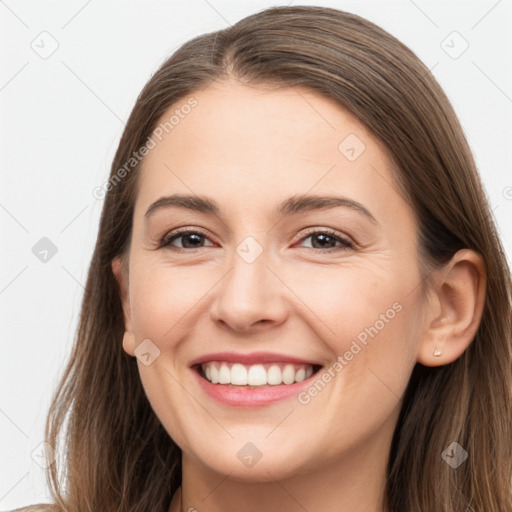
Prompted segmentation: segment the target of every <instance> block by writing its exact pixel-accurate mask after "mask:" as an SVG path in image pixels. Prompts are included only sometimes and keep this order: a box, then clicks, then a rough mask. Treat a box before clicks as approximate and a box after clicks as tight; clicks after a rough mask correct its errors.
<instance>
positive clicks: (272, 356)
mask: <svg viewBox="0 0 512 512" xmlns="http://www.w3.org/2000/svg"><path fill="white" fill-rule="evenodd" d="M208 361H229V362H233V363H242V364H263V363H272V362H283V363H295V364H308V365H311V366H315V365H317V366H321V364H320V363H319V362H317V361H309V360H307V359H301V358H299V357H292V356H288V355H286V354H278V353H276V352H251V353H250V354H240V353H236V352H215V353H212V354H205V355H202V356H200V357H197V358H196V359H194V360H192V361H191V362H190V366H194V365H198V364H202V363H206V362H208Z"/></svg>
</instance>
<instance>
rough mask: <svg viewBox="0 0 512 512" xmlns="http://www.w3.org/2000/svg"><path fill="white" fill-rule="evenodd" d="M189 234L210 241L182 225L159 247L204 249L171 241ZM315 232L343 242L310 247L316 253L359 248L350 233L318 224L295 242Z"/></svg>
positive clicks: (197, 230)
mask: <svg viewBox="0 0 512 512" xmlns="http://www.w3.org/2000/svg"><path fill="white" fill-rule="evenodd" d="M189 234H198V235H201V236H202V237H204V238H205V239H208V240H210V241H212V240H211V238H210V236H209V235H208V234H207V233H206V232H205V231H204V230H203V229H202V228H196V227H182V228H176V229H175V230H172V231H170V232H168V233H166V234H165V235H163V236H162V237H160V240H159V243H158V248H159V249H165V248H170V249H171V250H173V251H176V252H190V251H194V250H199V249H204V248H205V247H195V248H188V247H176V246H173V245H171V242H172V241H174V240H175V239H179V238H180V237H182V236H185V235H189ZM314 234H324V235H327V236H329V237H331V238H333V239H334V240H335V242H338V243H341V246H338V247H328V248H326V249H317V248H315V247H309V248H308V249H310V250H312V251H313V252H316V253H332V252H339V251H347V250H354V249H357V248H359V245H358V244H357V243H356V242H355V241H354V240H353V239H352V238H351V237H349V236H348V235H345V234H344V233H341V232H339V231H337V230H335V229H333V228H325V227H324V228H321V227H318V226H315V227H310V228H306V232H305V233H304V232H303V233H302V234H301V235H300V236H299V237H298V239H297V240H296V241H295V242H294V244H295V243H297V242H301V241H304V240H305V239H307V238H309V237H310V236H311V235H314Z"/></svg>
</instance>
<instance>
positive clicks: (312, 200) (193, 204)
mask: <svg viewBox="0 0 512 512" xmlns="http://www.w3.org/2000/svg"><path fill="white" fill-rule="evenodd" d="M170 206H177V207H180V208H186V209H189V210H193V211H196V212H200V213H208V214H211V215H216V216H220V208H219V206H218V204H217V203H216V202H215V201H213V200H212V199H209V198H207V197H201V196H191V195H181V194H173V195H171V196H164V197H161V198H159V199H157V200H156V201H155V202H154V203H152V204H151V205H150V206H149V208H148V209H147V211H146V214H145V217H146V218H148V217H150V216H151V215H152V214H153V213H154V212H156V211H157V210H160V209H162V208H168V207H170ZM340 206H342V207H347V208H352V209H353V210H356V211H357V212H359V213H362V214H363V215H365V216H366V217H368V218H369V219H370V220H371V221H372V222H374V223H375V224H378V222H377V220H376V219H375V217H374V216H373V215H372V214H371V213H370V212H369V211H368V209H367V208H365V207H364V206H363V205H362V204H361V203H358V202H357V201H354V200H353V199H349V198H347V197H338V196H314V195H302V196H296V195H295V196H292V197H290V198H288V199H286V200H285V201H283V202H282V203H281V204H279V205H278V206H277V208H275V209H274V214H275V215H276V216H279V217H281V216H285V215H293V214H298V213H302V212H304V211H311V210H327V209H329V208H337V207H340Z"/></svg>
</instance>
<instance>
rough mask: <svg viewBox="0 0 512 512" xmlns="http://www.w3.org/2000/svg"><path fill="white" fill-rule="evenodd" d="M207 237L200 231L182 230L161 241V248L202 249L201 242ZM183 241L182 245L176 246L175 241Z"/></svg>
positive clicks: (166, 236) (168, 235)
mask: <svg viewBox="0 0 512 512" xmlns="http://www.w3.org/2000/svg"><path fill="white" fill-rule="evenodd" d="M206 238H207V237H206V235H205V234H203V233H201V232H200V231H192V230H185V229H184V230H181V231H175V232H173V233H170V234H167V235H165V236H164V237H163V238H162V240H160V244H159V247H169V248H171V249H177V250H180V249H201V247H202V246H201V245H200V244H201V241H202V239H206ZM178 239H182V245H181V247H180V246H178V247H177V246H175V245H173V242H174V241H175V240H178Z"/></svg>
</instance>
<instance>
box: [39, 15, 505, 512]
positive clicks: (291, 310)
mask: <svg viewBox="0 0 512 512" xmlns="http://www.w3.org/2000/svg"><path fill="white" fill-rule="evenodd" d="M102 190H104V192H105V193H106V196H105V204H104V208H103V213H102V218H101V223H100V229H99V235H98V241H97V245H96V249H95V252H94V255H93V259H92V263H91V267H90V271H89V276H88V280H87V285H86V290H85V296H84V299H83V307H82V313H81V319H80V326H79V330H78V334H77V340H76V344H75V347H74V351H73V354H72V357H71V360H70V362H69V365H68V367H67V369H66V372H65V375H64V376H63V379H62V382H61V384H60V386H59V388H58V390H57V392H56V394H55V396H54V400H53V403H52V406H51V409H50V412H49V416H48V422H47V432H46V437H47V441H48V443H50V444H51V445H52V446H54V447H55V448H56V449H57V452H58V453H59V452H60V448H59V447H60V446H61V445H62V446H63V453H64V465H63V467H62V468H61V467H60V465H58V462H57V461H58V459H57V461H56V462H55V463H54V464H52V465H51V466H50V467H49V483H50V486H51V491H52V494H53V496H54V499H55V505H54V506H53V508H48V510H59V511H64V510H66V511H68V510H69V511H86V510H87V511H90V510H94V511H99V510H116V511H141V512H142V511H147V510H153V511H157V510H159V511H165V512H167V511H170V512H176V511H185V510H188V511H193V510H197V511H203V510H208V511H230V510H245V511H259V510H262V511H263V510H264V511H274V510H280V511H289V510H290V511H291V510H299V509H300V510H313V509H314V510H316V511H331V510H332V511H334V510H336V511H338V510H357V511H358V512H362V511H379V512H380V511H387V512H403V511H419V510H421V511H446V512H455V511H461V512H462V511H471V510H474V511H484V510H485V511H486V512H503V511H505V510H507V511H508V510H512V506H511V475H512V472H511V461H512V457H511V455H512V454H511V443H510V440H511V390H512V386H511V361H512V357H511V338H512V336H511V330H512V327H511V311H510V303H511V279H510V270H509V268H508V266H507V262H506V258H505V255H504V252H503V249H502V246H501V244H500V241H499V238H498V235H497V232H496V228H495V226H494V223H493V220H492V217H491V215H490V208H489V205H488V202H487V199H486V197H485V194H484V191H483V189H482V184H481V182H480V179H479V177H478V174H477V171H476V168H475V163H474V160H473V157H472V155H471V152H470V149H469V147H468V144H467V142H466V139H465V137H464V134H463V132H462V129H461V127H460V125H459V122H458V120H457V118H456V116H455V114H454V111H453V109H452V107H451V106H450V104H449V101H448V100H447V98H446V96H445V95H444V93H443V92H442V91H441V89H440V87H439V85H438V84H437V82H436V81H435V79H434V78H433V76H432V75H431V74H430V73H429V72H428V69H427V68H426V67H425V66H424V65H423V64H422V63H421V62H420V61H419V60H418V58H417V57H416V56H415V55H414V54H413V53H412V52H411V51H410V50H409V49H408V48H406V47H405V46H404V45H402V44H401V43H400V42H399V41H397V40H396V39H395V38H394V37H392V36H391V35H389V34H388V33H386V32H385V31H383V30H382V29H380V28H378V27H377V26H375V25H373V24H372V23H370V22H368V21H366V20H364V19H362V18H360V17H358V16H355V15H353V14H349V13H345V12H341V11H337V10H333V9H328V8H316V7H280V8H272V9H268V10H266V11H263V12H261V13H258V14H255V15H252V16H249V17H247V18H245V19H243V20H241V21H240V22H238V23H237V24H236V25H234V26H232V27H230V28H228V29H226V30H222V31H219V32H215V33H211V34H206V35H203V36H201V37H197V38H195V39H193V40H192V41H190V42H188V43H186V44H185V45H183V46H182V47H181V48H180V49H179V50H178V51H177V52H176V53H175V54H174V55H173V56H171V57H170V58H169V59H168V60H167V61H166V62H165V63H164V64H163V65H162V66H161V68H160V69H159V70H158V72H157V73H156V74H155V75H154V76H153V77H152V78H151V79H150V80H149V82H148V84H147V85H146V86H145V88H144V90H143V91H142V93H141V94H140V96H139V98H138V100H137V102H136V105H135V107H134V109H133V111H132V113H131V116H130V118H129V120H128V123H127V125H126V129H125V131H124V134H123V136H122V139H121V142H120V144H119V148H118V150H117V153H116V155H115V158H114V162H113V165H112V171H111V176H110V179H109V181H108V183H106V184H105V187H103V189H102ZM48 507H50V506H48Z"/></svg>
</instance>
